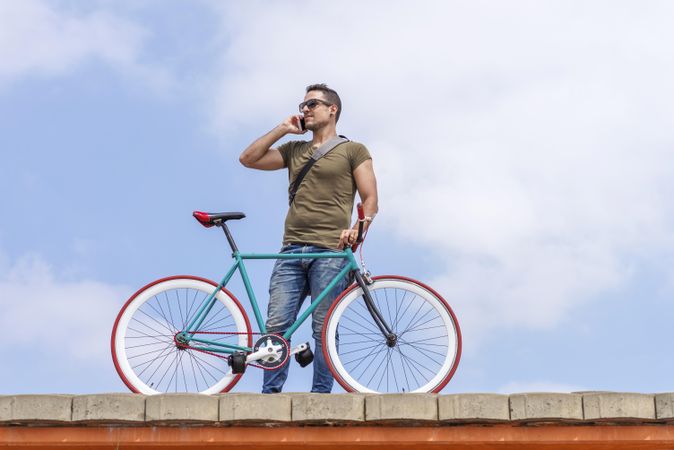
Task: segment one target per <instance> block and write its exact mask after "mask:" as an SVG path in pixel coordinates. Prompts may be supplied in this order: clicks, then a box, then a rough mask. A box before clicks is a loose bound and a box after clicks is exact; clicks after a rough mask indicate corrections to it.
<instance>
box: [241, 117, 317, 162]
mask: <svg viewBox="0 0 674 450" xmlns="http://www.w3.org/2000/svg"><path fill="white" fill-rule="evenodd" d="M288 133H292V134H303V133H304V132H303V131H301V130H300V128H299V119H298V117H297V116H290V117H288V118H287V119H286V120H284V121H283V123H281V124H280V125H278V126H277V127H276V128H274V129H273V130H271V131H270V132H269V133H267V134H265V135H264V136H262V137H260V138H258V139H257V140H255V142H253V143H252V144H250V145H249V146H248V148H246V149H245V150H244V151H243V153H241V156H239V162H241V164H243V165H244V166H246V167H248V168H251V169H259V170H277V169H282V168H283V167H284V163H283V157H282V156H281V153H280V152H279V151H278V150H276V149H275V148H272V145H274V143H275V142H276V141H278V140H279V139H281V138H282V137H283V136H285V135H286V134H288Z"/></svg>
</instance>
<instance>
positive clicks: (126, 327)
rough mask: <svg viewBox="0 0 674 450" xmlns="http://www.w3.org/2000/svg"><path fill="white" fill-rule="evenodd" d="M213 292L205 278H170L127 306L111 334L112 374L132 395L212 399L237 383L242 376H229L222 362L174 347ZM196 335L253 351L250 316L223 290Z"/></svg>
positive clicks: (213, 356)
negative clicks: (195, 395)
mask: <svg viewBox="0 0 674 450" xmlns="http://www.w3.org/2000/svg"><path fill="white" fill-rule="evenodd" d="M217 286H218V285H217V283H214V282H213V281H211V280H207V279H205V278H200V277H194V276H190V275H180V276H173V277H167V278H162V279H160V280H157V281H153V282H152V283H150V284H148V285H146V286H144V287H143V288H141V289H139V290H138V291H137V292H136V293H135V294H133V295H132V296H131V297H130V298H129V300H127V302H126V303H125V304H124V306H123V307H122V309H121V311H120V312H119V314H118V315H117V319H116V320H115V324H114V326H113V328H112V337H111V339H110V348H111V351H112V360H113V362H114V364H115V369H116V370H117V373H118V374H119V376H120V377H121V379H122V381H123V382H124V384H126V385H127V386H128V388H129V389H130V390H131V391H133V392H137V393H143V394H157V393H162V392H201V393H205V394H215V393H219V392H227V391H229V390H230V389H231V388H232V387H233V386H234V385H235V384H236V383H237V382H238V381H239V379H240V378H241V376H242V374H232V373H231V369H230V368H229V367H228V365H227V362H226V360H225V359H223V358H222V357H220V356H217V355H216V354H214V353H212V352H204V351H198V350H194V349H191V348H187V349H185V348H184V347H183V348H181V347H179V346H178V345H176V341H175V335H176V334H177V333H178V332H180V331H184V330H185V327H187V324H188V323H189V322H190V320H191V318H192V317H194V315H195V314H196V312H197V311H198V310H199V306H200V305H201V303H202V302H203V301H204V300H205V299H206V298H207V297H208V296H209V295H210V294H212V293H213V291H214V290H215V289H216V288H217ZM200 331H206V332H210V333H212V334H211V335H210V339H211V340H213V341H216V342H221V343H235V344H237V345H240V346H246V347H251V345H252V335H251V328H250V321H249V320H248V316H247V315H246V312H245V310H244V309H243V307H242V306H241V304H240V303H239V301H238V300H237V299H236V297H234V295H233V294H232V293H231V292H229V291H228V290H227V289H225V288H221V289H220V290H219V291H218V292H217V294H216V301H215V303H214V305H213V307H212V309H211V310H210V311H209V314H208V316H207V317H206V319H205V320H204V322H203V324H202V326H201V328H200ZM200 337H201V336H200Z"/></svg>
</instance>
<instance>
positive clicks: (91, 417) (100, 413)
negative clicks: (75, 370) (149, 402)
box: [72, 394, 145, 424]
mask: <svg viewBox="0 0 674 450" xmlns="http://www.w3.org/2000/svg"><path fill="white" fill-rule="evenodd" d="M72 420H73V421H74V422H93V423H118V422H121V423H130V422H139V423H141V424H143V423H144V422H145V396H143V395H140V394H94V395H78V396H76V397H73V417H72Z"/></svg>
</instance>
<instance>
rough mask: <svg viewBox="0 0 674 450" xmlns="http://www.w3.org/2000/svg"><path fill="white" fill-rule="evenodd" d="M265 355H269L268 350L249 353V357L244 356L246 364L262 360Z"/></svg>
mask: <svg viewBox="0 0 674 450" xmlns="http://www.w3.org/2000/svg"><path fill="white" fill-rule="evenodd" d="M267 355H269V350H267V349H266V348H263V349H260V350H258V351H256V352H255V353H251V354H250V355H248V356H246V364H250V363H252V362H255V361H257V360H259V359H262V358H264V357H265V356H267Z"/></svg>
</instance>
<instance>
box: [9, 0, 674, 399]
mask: <svg viewBox="0 0 674 450" xmlns="http://www.w3.org/2000/svg"><path fill="white" fill-rule="evenodd" d="M673 13H674V7H673V6H672V5H671V3H668V2H664V1H662V2H648V3H642V2H625V1H620V2H615V1H613V2H604V1H593V2H580V1H578V2H568V1H565V2H561V1H543V2H527V1H513V2H507V3H504V2H489V1H477V2H456V1H452V2H430V1H429V2H421V3H414V4H410V3H409V2H396V1H393V2H391V1H387V2H377V1H372V2H356V1H353V2H349V1H347V2H339V3H334V2H322V1H318V2H306V1H305V2H303V1H278V2H262V1H250V2H219V1H196V0H195V1H192V2H178V1H166V2H165V1H162V2H160V1H105V0H100V1H74V0H73V1H46V0H44V1H42V0H26V1H11V0H0V155H1V159H0V189H1V190H2V193H3V195H2V196H1V197H0V211H1V214H0V308H1V311H2V313H1V314H0V328H2V329H3V330H4V335H5V336H4V337H3V343H2V345H1V346H0V359H1V360H2V364H1V365H0V386H1V387H0V392H1V393H47V392H63V393H89V392H113V391H125V390H126V387H125V386H124V385H123V384H122V383H121V381H120V380H119V379H118V377H117V374H116V372H115V371H114V366H113V364H112V361H111V358H110V354H109V334H110V331H111V328H112V324H113V321H114V318H115V316H116V313H117V311H118V310H119V308H120V307H121V306H122V305H123V304H124V302H125V300H126V299H127V298H128V297H129V296H130V295H131V294H132V293H133V292H134V291H135V290H136V289H137V288H139V287H140V286H142V285H144V284H145V283H148V282H150V281H151V280H153V279H156V278H158V277H161V276H167V275H173V274H179V273H191V274H195V275H201V276H205V277H208V278H218V277H219V276H220V275H221V274H222V273H223V272H224V271H225V268H226V266H227V264H228V251H227V248H226V242H225V240H224V238H223V237H222V236H221V234H220V233H217V232H216V231H213V230H206V229H204V228H202V227H200V226H199V225H198V224H197V223H196V222H195V221H194V219H193V218H192V217H191V212H192V211H193V210H212V211H228V210H229V211H243V212H245V213H246V215H247V218H246V219H244V220H243V221H242V222H239V223H236V224H235V225H233V226H232V229H233V232H234V234H235V237H236V238H237V241H238V243H239V247H240V248H241V249H244V250H247V251H272V250H275V249H277V248H278V247H279V246H280V240H281V235H282V225H283V219H284V215H285V208H286V206H285V205H286V203H285V202H286V199H285V195H286V194H285V192H286V183H287V176H286V174H285V173H283V172H282V171H279V172H273V173H269V172H259V173H256V172H253V171H250V170H247V169H245V168H243V167H242V166H240V165H239V163H238V159H237V158H238V154H239V153H240V152H241V150H242V149H243V148H245V146H246V145H247V144H248V143H249V142H250V141H251V140H253V139H254V138H256V137H257V136H259V135H261V134H263V133H264V132H266V131H268V130H269V129H271V128H272V127H274V126H275V125H276V124H277V123H278V122H280V121H281V120H283V118H285V117H286V116H287V115H289V114H291V113H294V112H295V110H296V105H297V103H299V101H300V100H301V99H302V96H303V89H304V87H305V86H306V85H308V84H311V83H315V82H327V83H328V84H329V85H331V86H333V87H334V88H335V89H337V90H338V91H339V92H340V94H341V95H342V98H343V102H344V114H343V115H342V118H341V120H340V127H339V132H340V133H343V134H346V135H347V136H349V137H350V138H352V139H354V140H357V141H360V142H363V143H365V144H366V145H367V146H368V148H369V149H370V151H371V153H372V155H373V158H374V164H375V170H376V172H377V176H378V180H379V188H380V209H381V213H380V214H379V216H378V217H377V220H376V222H375V225H374V226H373V228H372V232H371V233H370V236H369V238H368V243H367V245H366V252H365V256H366V260H367V262H368V265H369V266H370V268H371V270H372V271H373V272H375V273H378V274H383V273H399V274H406V275H410V276H414V277H416V278H419V279H421V280H423V281H425V282H428V283H430V284H431V285H433V286H434V287H436V288H437V289H438V290H439V291H440V292H441V293H443V294H444V295H445V297H446V299H447V300H448V301H449V303H450V304H451V305H452V306H453V308H454V310H455V312H456V314H457V316H458V317H459V321H460V323H461V325H462V328H463V334H464V355H463V359H462V361H461V364H460V366H459V369H458V371H457V373H456V375H455V377H454V379H453V380H452V381H451V383H450V384H449V385H448V386H447V387H446V388H445V390H444V391H443V392H446V393H451V392H520V391H548V390H552V391H563V392H564V391H575V390H618V391H641V392H661V391H671V390H672V386H671V381H670V377H669V376H668V375H669V374H670V373H671V372H672V370H673V369H674V362H672V358H670V357H669V356H670V354H669V353H670V351H669V350H667V349H668V348H669V345H668V344H669V341H670V339H669V338H670V335H671V331H670V330H671V329H670V328H669V326H670V322H671V318H672V316H673V315H674V307H673V304H672V301H671V298H672V295H673V293H674V283H673V282H672V279H673V275H674V271H673V270H672V267H674V264H672V263H673V262H674V261H673V260H674V227H673V226H674V220H673V219H674V207H672V202H671V196H672V195H671V193H672V192H674V181H673V180H674V176H673V175H674V173H673V172H674V152H673V151H672V149H673V148H674V145H673V144H674V132H673V131H672V129H674V128H673V127H672V124H673V123H674V87H673V85H672V83H671V79H673V78H674V57H672V55H671V49H670V48H669V47H670V43H671V42H672V39H673V38H674V36H673V34H674V32H673V31H672V30H671V26H670V23H671V17H672V14H673ZM249 268H250V271H251V275H252V277H253V278H254V280H255V289H256V292H257V294H258V297H260V299H261V300H262V302H263V303H264V297H265V292H266V289H267V281H268V280H267V278H268V275H269V271H270V265H269V264H267V263H255V262H253V263H251V266H250V267H249ZM234 291H235V292H236V293H237V294H239V297H240V298H243V297H244V296H243V295H242V294H243V292H242V291H241V290H240V289H237V287H236V286H235V287H234ZM305 336H306V334H305ZM293 364H294V363H293ZM310 373H311V371H310V370H308V369H300V368H299V367H298V366H297V365H294V367H293V368H292V370H291V377H292V379H291V381H290V382H289V383H288V384H287V386H286V388H287V390H289V391H307V390H309V388H310V383H311V381H310V379H311V376H310ZM260 379H261V376H260V374H259V373H258V372H257V371H256V370H255V369H253V370H250V371H249V373H247V374H246V376H245V377H244V380H243V381H242V382H240V383H239V385H238V386H237V387H236V388H235V389H236V390H238V391H257V390H258V389H259V384H260Z"/></svg>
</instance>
